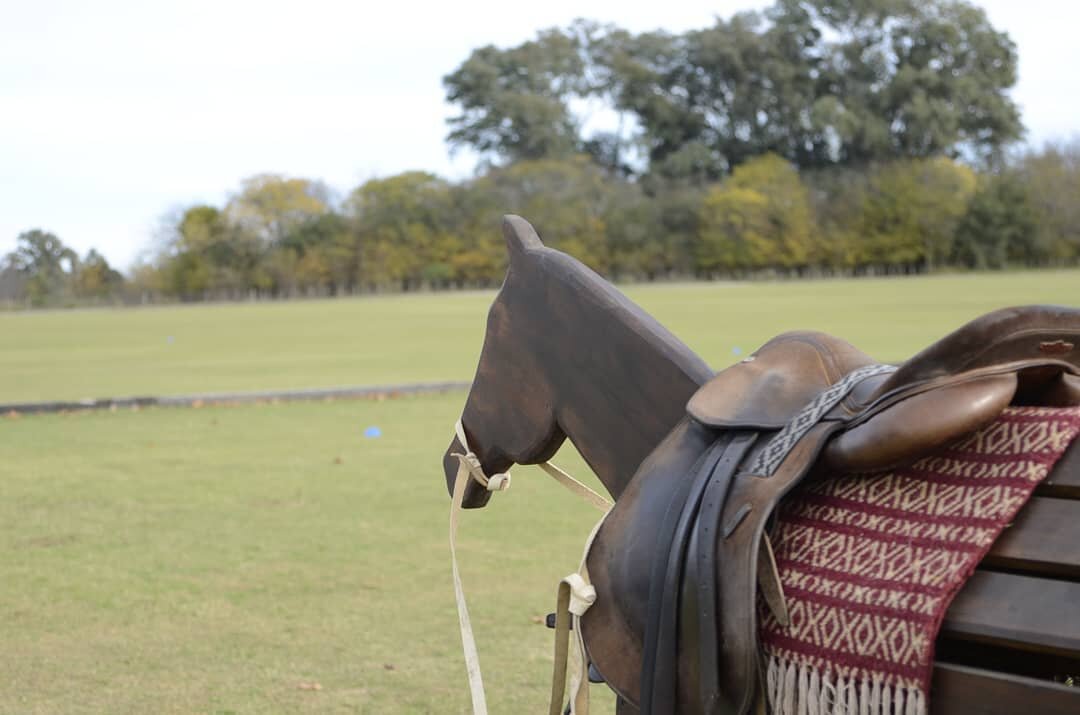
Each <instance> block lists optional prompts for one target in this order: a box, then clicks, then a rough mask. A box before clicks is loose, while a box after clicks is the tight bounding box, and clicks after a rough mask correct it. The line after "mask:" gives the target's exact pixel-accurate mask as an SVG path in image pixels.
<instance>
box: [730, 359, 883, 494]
mask: <svg viewBox="0 0 1080 715" xmlns="http://www.w3.org/2000/svg"><path fill="white" fill-rule="evenodd" d="M889 372H896V366H895V365H867V366H866V367H860V368H858V369H856V370H852V371H851V372H849V373H848V374H847V375H844V376H843V377H842V378H840V379H839V380H838V381H836V382H834V383H833V384H832V385H829V386H828V387H827V388H825V389H824V390H822V391H821V392H820V393H818V395H817V397H815V398H814V399H813V400H811V401H810V402H809V403H808V404H807V405H806V406H805V407H803V408H802V409H801V410H799V413H798V414H797V415H795V417H794V418H792V420H791V421H790V422H788V423H787V424H786V425H784V428H783V429H781V430H780V431H779V432H777V433H776V435H774V436H773V438H772V439H771V440H769V443H768V444H766V445H765V449H763V450H762V451H761V454H759V455H758V457H757V459H756V460H754V465H753V466H752V467H751V468H750V472H751V473H752V474H757V475H759V476H762V477H771V476H772V474H773V472H775V471H776V468H777V467H779V466H780V463H781V462H783V461H784V458H785V457H787V455H788V452H790V451H791V450H792V448H793V447H794V446H795V445H796V444H797V443H798V441H799V440H800V439H802V438H803V436H804V435H805V434H806V433H807V432H808V431H810V428H811V427H813V426H814V425H816V424H817V423H818V422H820V421H821V418H822V417H824V416H825V414H826V413H827V412H828V411H829V410H831V409H832V408H834V407H836V406H837V405H838V404H840V401H841V400H843V399H844V398H845V397H847V395H848V393H849V392H851V391H852V390H853V389H855V386H856V385H858V384H859V383H860V382H862V381H863V380H865V379H867V378H869V377H874V376H875V375H884V374H885V373H889Z"/></svg>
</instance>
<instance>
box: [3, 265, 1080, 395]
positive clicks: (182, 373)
mask: <svg viewBox="0 0 1080 715" xmlns="http://www.w3.org/2000/svg"><path fill="white" fill-rule="evenodd" d="M627 293H628V294H629V295H630V296H631V298H633V299H634V300H635V301H637V302H638V303H639V304H640V305H642V306H643V307H644V308H645V309H646V310H648V311H649V312H650V313H652V314H653V315H655V316H656V317H657V319H659V320H660V322H662V323H663V324H664V325H666V326H668V327H669V328H670V329H671V330H672V331H673V332H674V333H675V334H676V335H678V336H679V337H680V338H682V339H683V340H685V341H686V342H687V343H688V344H689V345H690V347H692V348H693V349H694V350H696V351H697V352H698V353H699V354H700V355H702V356H703V357H704V358H705V359H706V360H707V361H708V362H709V363H710V364H712V365H713V366H714V367H717V368H719V367H722V366H724V365H726V364H728V363H729V362H731V360H732V351H733V350H734V349H736V348H739V349H741V350H742V351H744V352H746V351H749V350H752V349H753V348H755V347H757V346H758V345H760V344H761V343H762V342H764V341H765V340H766V339H768V338H769V337H771V336H772V335H775V334H776V333H778V332H781V331H783V330H789V329H793V328H816V329H819V330H824V331H826V332H830V333H833V334H835V335H840V336H843V337H846V338H848V339H849V340H851V341H852V342H854V343H855V344H856V345H858V346H859V347H862V348H863V349H865V350H867V351H868V352H870V353H871V354H873V355H874V356H875V357H878V358H879V359H882V360H899V359H902V358H903V357H905V356H906V355H908V354H909V352H910V351H911V350H912V349H914V348H916V347H919V346H921V345H925V344H927V343H928V342H930V341H931V340H933V339H935V338H937V337H939V336H941V335H942V334H944V333H945V332H946V331H948V330H951V329H952V328H954V327H956V326H958V325H959V324H960V323H961V322H963V321H964V320H967V319H969V318H972V317H974V316H976V315H978V314H979V313H982V312H985V311H987V310H990V309H992V308H996V307H1001V306H1005V305H1015V304H1021V303H1064V304H1070V305H1075V304H1080V271H1060V272H1042V273H999V274H984V275H970V276H935V277H927V278H912V279H894V280H854V281H853V280H846V281H842V280H835V281H808V282H788V283H706V284H703V283H698V284H682V285H679V284H676V285H653V286H632V287H630V288H628V289H627ZM491 298H492V294H491V293H464V294H461V293H451V294H434V295H431V294H429V295H412V296H388V297H379V298H362V299H355V300H323V301H306V302H293V303H262V304H239V305H237V304H232V305H209V306H202V305H200V306H180V307H160V308H144V309H125V310H90V311H57V312H31V313H0V403H4V402H19V401H26V400H47V399H80V398H85V397H120V396H130V395H146V394H154V395H161V394H182V393H192V392H211V391H219V390H269V389H286V388H305V387H328V386H337V385H376V384H386V383H396V382H409V381H420V380H453V379H457V380H467V379H469V378H471V377H472V372H473V368H474V367H475V364H476V356H477V355H478V353H479V350H480V342H481V339H482V337H483V330H484V320H485V316H486V311H487V306H488V305H489V304H490V302H491Z"/></svg>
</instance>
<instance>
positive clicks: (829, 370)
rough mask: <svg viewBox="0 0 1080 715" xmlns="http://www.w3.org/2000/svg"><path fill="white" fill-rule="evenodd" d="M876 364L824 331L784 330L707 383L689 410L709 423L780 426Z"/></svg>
mask: <svg viewBox="0 0 1080 715" xmlns="http://www.w3.org/2000/svg"><path fill="white" fill-rule="evenodd" d="M874 364H876V361H875V360H874V359H873V358H871V357H870V356H869V355H867V354H865V353H863V352H862V351H860V350H858V349H857V348H855V347H854V346H853V345H851V344H850V343H847V342H845V341H843V340H840V339H839V338H834V337H832V336H830V335H826V334H825V333H817V332H792V333H784V334H783V335H779V336H777V337H775V338H773V339H772V340H770V341H769V342H767V343H765V344H764V345H763V346H762V347H761V348H760V349H758V350H757V352H755V353H754V354H753V355H751V356H750V357H748V358H746V359H745V360H742V361H740V362H738V363H736V364H734V365H732V366H731V367H729V368H727V369H726V370H722V371H721V372H720V373H718V374H717V375H716V376H715V377H714V378H713V379H711V380H709V381H708V382H707V383H705V384H704V385H702V386H701V388H699V389H698V391H697V392H695V393H694V395H693V396H692V397H691V398H690V402H689V403H687V405H686V411H687V412H688V413H689V414H690V416H691V417H693V418H694V419H695V420H697V421H698V422H700V423H702V424H704V425H708V426H710V427H727V428H746V429H780V428H781V427H783V426H784V425H786V424H787V423H788V422H790V421H791V419H792V418H793V417H794V416H795V415H796V414H798V412H799V410H801V409H802V408H803V407H804V406H806V405H807V404H808V403H809V402H810V401H811V400H813V399H814V397H816V396H817V395H818V394H819V393H821V392H822V391H823V390H824V389H825V388H827V387H829V386H830V385H832V384H833V383H834V382H836V381H838V380H840V379H841V378H842V377H843V376H844V375H846V374H848V373H849V372H851V371H853V370H855V369H857V368H860V367H864V366H866V365H874Z"/></svg>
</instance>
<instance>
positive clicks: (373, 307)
mask: <svg viewBox="0 0 1080 715" xmlns="http://www.w3.org/2000/svg"><path fill="white" fill-rule="evenodd" d="M629 292H630V293H631V294H632V296H633V297H634V298H635V299H636V300H638V301H639V302H640V303H642V304H643V305H644V306H646V307H647V309H649V310H650V311H651V312H653V313H654V314H655V315H657V316H658V317H659V318H660V320H661V321H662V322H664V323H665V324H667V325H669V326H670V327H672V328H673V330H674V331H675V332H676V333H677V334H678V335H680V336H681V337H683V338H684V339H685V340H687V341H688V342H689V343H690V344H691V346H692V347H694V348H695V349H697V350H699V351H700V352H701V353H702V354H703V355H704V356H705V357H706V358H707V359H708V360H709V362H710V363H712V364H713V365H714V366H717V367H720V366H723V365H725V364H727V363H728V362H730V361H731V360H732V357H733V350H734V349H735V348H740V349H742V350H743V351H744V352H745V351H749V350H751V349H753V348H754V347H756V346H757V345H758V344H760V343H761V342H762V341H763V340H764V339H766V338H767V337H769V336H770V335H772V334H774V333H776V332H779V331H781V330H784V329H788V328H795V327H811V326H812V327H818V328H820V329H825V330H828V331H830V332H834V333H836V334H839V335H843V336H846V337H849V338H851V339H853V341H854V342H856V343H857V344H858V345H859V346H860V347H863V348H865V349H867V350H868V351H869V352H871V353H873V354H875V355H877V356H879V357H881V358H882V359H900V358H902V357H904V356H905V355H907V354H909V353H910V352H911V351H912V350H915V349H917V348H919V347H921V346H922V345H924V344H925V343H927V342H928V341H930V340H932V339H933V338H935V337H937V336H939V335H940V334H942V333H943V332H945V331H947V330H950V329H952V328H954V327H956V326H957V325H958V324H959V323H960V322H961V321H963V320H965V319H967V318H970V317H973V316H974V315H977V314H978V313H981V312H983V311H985V310H988V309H990V308H993V307H997V306H1000V305H1005V304H1011V303H1027V302H1058V303H1067V304H1078V303H1080V273H1077V272H1071V273H1067V272H1062V273H1047V274H1008V275H992V276H969V277H945V278H929V279H916V280H903V281H900V280H883V281H849V282H839V281H836V282H833V281H829V282H815V283H788V284H711V285H685V286H655V287H640V288H634V289H632V290H631V291H629ZM490 298H491V296H490V294H467V295H449V296H445V295H443V296H415V297H401V298H377V299H371V300H349V301H322V302H308V303H292V304H272V305H267V304H263V305H240V306H202V307H182V308H155V309H139V310H130V311H85V312H70V313H65V312H57V313H34V314H3V315H0V401H14V400H21V399H45V398H53V397H57V398H71V397H81V396H87V395H130V394H140V393H148V392H150V393H154V392H160V393H182V392H189V391H191V392H195V391H209V390H219V389H263V388H275V387H309V386H316V385H334V384H378V383H385V382H392V381H403V380H412V379H434V378H467V377H469V376H470V374H471V371H472V367H473V364H472V363H473V361H474V360H475V356H476V354H477V352H478V350H479V345H480V339H481V331H482V327H483V321H484V314H485V310H486V306H487V304H488V302H489V301H490ZM168 336H173V342H171V343H169V342H167V340H166V338H167V337H168ZM463 399H464V395H463V394H462V393H454V394H448V395H443V396H437V397H424V398H409V399H401V400H387V401H356V402H320V403H298V404H288V405H263V406H247V407H233V408H228V407H221V408H203V409H148V410H141V411H126V410H125V411H117V412H96V413H73V414H66V415H42V416H29V417H26V416H24V417H10V416H9V417H6V418H5V417H0V637H2V644H3V647H2V648H0V713H4V714H6V713H20V714H21V713H149V712H153V713H159V712H161V713H219V714H224V713H293V712H313V713H315V712H318V713H324V712H327V713H335V712H361V713H461V712H467V710H468V692H467V687H466V681H465V677H464V666H463V664H462V659H461V655H460V644H459V640H458V634H457V627H456V614H455V611H454V606H453V599H452V588H451V584H450V578H449V565H448V563H447V556H448V555H447V547H446V510H447V508H448V499H447V496H446V492H445V489H444V487H443V482H442V476H441V472H440V468H439V458H440V456H441V451H442V449H443V448H444V447H445V445H446V444H447V442H448V440H449V437H450V433H451V429H452V428H451V425H452V424H453V421H454V419H455V418H456V417H457V415H458V413H459V411H460V408H461V404H462V401H463ZM373 425H375V426H379V427H380V428H381V429H382V431H383V436H382V437H381V438H378V439H368V438H365V437H364V430H365V428H366V427H368V426H373ZM563 452H564V454H563V455H561V456H560V462H561V463H564V464H565V465H567V466H569V467H571V468H572V470H573V471H575V472H579V473H580V472H582V471H583V470H584V467H583V466H582V465H581V462H580V460H579V459H577V457H576V455H574V454H573V453H572V452H571V451H570V450H563ZM593 519H594V515H593V514H592V513H591V512H590V510H589V509H588V508H587V507H584V506H582V505H580V504H578V503H577V502H576V501H575V500H573V499H572V498H570V497H568V496H566V495H564V494H563V493H562V492H561V490H560V489H559V488H558V487H556V486H554V485H552V484H549V483H548V480H547V479H546V477H544V476H543V475H542V474H541V473H540V472H539V470H537V469H535V468H520V469H519V470H517V471H516V474H515V482H514V488H513V489H512V490H511V491H510V492H508V493H506V494H500V495H498V496H496V497H495V499H494V500H493V503H492V505H491V506H490V507H489V508H487V509H485V510H483V511H480V512H469V513H468V514H466V516H465V518H464V520H463V527H462V536H461V542H462V547H461V552H462V559H463V571H464V577H465V579H466V587H467V591H468V593H469V594H470V597H471V602H472V605H473V620H474V623H475V625H476V628H477V637H478V640H479V646H480V649H481V658H482V661H483V663H484V667H485V680H486V682H487V685H488V694H489V700H490V704H491V710H492V712H493V713H496V714H501V713H523V712H524V713H532V712H537V711H542V710H543V709H544V701H545V699H546V695H547V694H546V691H547V689H548V687H549V686H548V683H547V679H548V678H549V676H550V658H551V655H550V651H551V642H552V641H551V632H550V631H548V630H547V629H546V628H544V627H543V626H542V625H539V624H538V623H536V622H535V620H536V619H538V618H539V617H541V616H542V615H543V614H545V613H547V612H548V611H550V610H551V609H552V604H553V600H554V586H555V584H556V582H557V580H558V579H559V578H560V577H561V576H563V575H565V574H566V573H567V572H569V571H570V570H572V569H573V568H574V566H575V565H576V564H575V562H576V559H577V558H578V556H579V553H580V548H581V542H582V540H583V539H584V537H585V535H586V533H587V532H588V530H589V528H590V527H591V524H592V522H593ZM315 683H317V684H318V685H319V686H320V687H319V689H313V684H315ZM594 691H596V692H597V693H598V694H601V695H602V694H603V693H602V691H603V689H602V688H597V689H594ZM598 711H599V712H601V713H606V712H610V711H611V699H610V697H604V698H603V701H602V703H601V707H600V708H598Z"/></svg>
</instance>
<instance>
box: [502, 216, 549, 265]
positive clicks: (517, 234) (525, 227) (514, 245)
mask: <svg viewBox="0 0 1080 715" xmlns="http://www.w3.org/2000/svg"><path fill="white" fill-rule="evenodd" d="M502 226H503V237H504V238H505V239H506V247H507V249H509V251H510V260H511V261H515V260H518V259H519V258H523V257H524V256H525V252H526V251H532V250H534V249H537V248H543V247H544V243H543V241H541V240H540V236H538V235H537V233H536V229H535V228H533V227H532V224H530V223H529V222H528V221H526V220H525V219H523V218H521V217H520V216H515V215H513V214H507V215H506V216H503V224H502Z"/></svg>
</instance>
